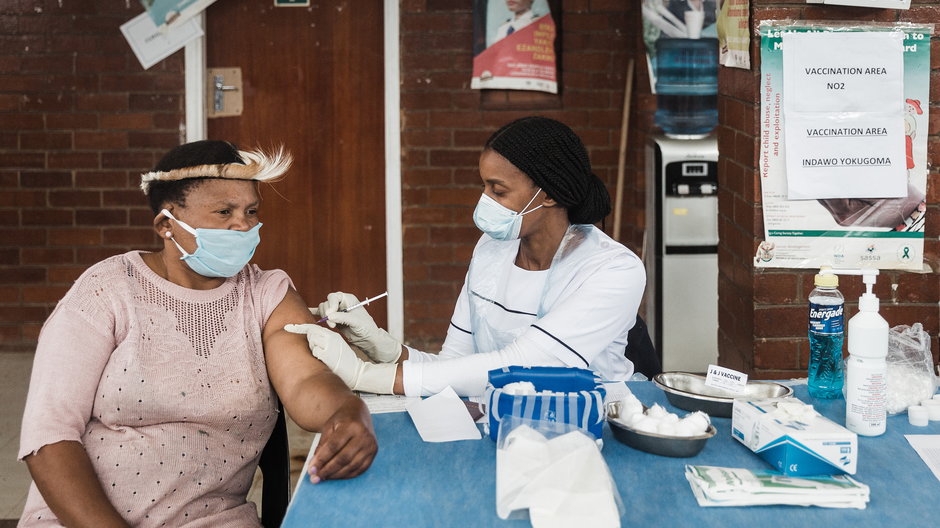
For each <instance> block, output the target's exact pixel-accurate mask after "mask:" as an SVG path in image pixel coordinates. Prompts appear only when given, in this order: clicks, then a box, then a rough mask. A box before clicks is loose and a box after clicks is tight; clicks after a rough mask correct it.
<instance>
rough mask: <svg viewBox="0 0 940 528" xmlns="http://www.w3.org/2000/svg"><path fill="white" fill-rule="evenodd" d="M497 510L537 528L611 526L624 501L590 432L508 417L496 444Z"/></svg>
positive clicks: (503, 423)
mask: <svg viewBox="0 0 940 528" xmlns="http://www.w3.org/2000/svg"><path fill="white" fill-rule="evenodd" d="M496 513H497V515H499V517H500V518H502V519H524V518H526V517H528V518H529V520H530V521H531V523H532V526H533V527H535V528H542V527H564V528H567V527H569V526H592V527H594V526H598V527H605V526H611V527H613V526H620V516H621V515H622V514H623V501H622V500H621V499H620V494H619V493H618V492H617V485H616V484H615V483H614V479H613V477H612V476H611V474H610V470H609V468H608V467H607V463H606V462H605V461H604V457H603V456H602V455H601V452H600V448H599V447H598V446H597V442H596V439H595V438H594V436H593V435H591V434H590V433H589V432H587V431H585V430H583V429H579V428H578V427H577V426H575V425H572V424H566V423H562V422H549V421H543V420H531V419H526V418H520V417H518V416H512V415H507V416H505V417H504V418H503V421H502V423H501V424H500V427H499V438H498V439H497V442H496Z"/></svg>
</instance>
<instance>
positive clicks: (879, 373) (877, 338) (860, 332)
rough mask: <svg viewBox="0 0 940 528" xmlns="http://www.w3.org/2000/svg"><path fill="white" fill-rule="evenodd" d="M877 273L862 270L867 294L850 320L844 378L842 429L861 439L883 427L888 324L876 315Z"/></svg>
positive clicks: (860, 300) (873, 434)
mask: <svg viewBox="0 0 940 528" xmlns="http://www.w3.org/2000/svg"><path fill="white" fill-rule="evenodd" d="M877 273H878V270H863V272H862V280H863V281H864V282H865V286H866V292H865V293H864V294H862V296H861V297H860V298H859V300H858V310H859V311H858V313H857V314H855V315H854V316H853V317H852V318H851V319H849V325H848V326H849V328H848V331H849V347H848V348H849V358H848V360H847V361H846V376H845V426H846V428H847V429H849V430H850V431H852V432H855V433H857V434H860V435H864V436H878V435H880V434H882V433H884V432H885V424H886V418H887V415H886V406H885V405H886V402H885V399H886V390H887V379H886V369H887V366H886V363H885V357H886V356H887V355H888V322H887V321H885V320H884V318H883V317H881V315H880V314H879V313H878V306H879V302H878V297H876V296H875V294H874V293H872V287H873V286H874V284H875V275H877Z"/></svg>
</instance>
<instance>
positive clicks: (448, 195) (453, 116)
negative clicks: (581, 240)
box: [401, 0, 655, 351]
mask: <svg viewBox="0 0 940 528" xmlns="http://www.w3.org/2000/svg"><path fill="white" fill-rule="evenodd" d="M471 4H472V3H471V2H467V1H465V0H403V1H402V4H401V46H402V48H401V55H402V57H401V65H402V72H401V95H402V128H403V135H402V187H403V189H402V191H403V204H402V205H403V227H404V256H405V264H404V275H405V285H404V286H405V335H406V337H407V340H408V342H409V343H410V344H412V345H414V346H417V347H418V348H423V349H425V350H429V351H436V350H438V349H439V347H440V343H441V342H442V340H443V337H444V335H445V333H446V331H447V326H448V322H449V320H450V316H451V314H452V312H453V308H454V302H455V301H456V299H457V292H458V290H459V288H460V286H461V284H462V282H463V278H464V274H465V273H466V271H467V264H468V263H469V261H470V254H471V252H472V250H473V245H474V244H475V242H476V240H477V239H478V238H479V236H480V233H479V231H478V230H477V229H476V227H474V225H473V220H472V212H473V208H474V206H475V205H476V202H477V200H478V199H479V197H480V188H481V182H480V177H479V173H478V169H477V162H478V158H479V154H480V148H481V147H482V146H483V143H484V142H485V141H486V139H487V138H488V137H489V135H490V134H492V133H493V132H494V131H495V130H496V129H497V128H498V127H500V126H501V125H503V124H505V123H507V122H509V121H511V120H513V119H516V118H518V117H522V116H525V115H530V114H539V115H545V116H548V117H552V118H555V119H558V120H560V121H563V122H565V123H567V124H568V125H569V126H571V127H572V128H573V129H574V130H575V131H576V132H577V133H578V134H579V135H580V136H581V138H582V140H583V141H584V143H585V145H586V146H587V148H588V151H589V153H590V157H591V161H592V164H593V167H594V171H595V173H596V174H597V175H598V176H599V177H600V178H602V179H603V180H604V181H605V182H606V183H607V184H608V188H609V189H610V190H611V195H612V196H613V192H614V189H615V184H616V178H617V163H618V152H619V144H620V123H621V107H622V104H623V96H624V95H623V94H624V83H625V79H626V69H627V63H628V60H629V58H630V57H635V58H636V60H637V63H636V64H637V65H636V70H635V71H636V78H635V83H634V97H633V101H634V102H633V111H632V114H631V124H632V127H631V133H630V135H629V143H628V147H629V156H628V158H627V161H628V163H627V171H626V173H625V182H626V184H625V191H624V212H623V222H622V225H623V227H622V230H621V239H622V240H623V241H624V242H625V243H626V244H627V245H628V246H629V247H631V248H633V249H635V250H636V249H637V248H638V246H639V242H640V240H642V228H643V204H644V196H645V194H644V190H643V187H642V186H643V163H642V148H643V145H644V142H645V136H646V134H645V131H646V130H648V129H649V128H650V126H651V123H652V112H653V110H654V108H655V101H654V100H653V99H652V97H651V96H650V95H649V79H648V77H647V75H646V63H645V60H644V59H643V56H642V55H641V54H638V53H637V50H639V49H641V42H640V31H639V30H640V18H639V17H640V10H639V2H633V1H623V0H564V2H563V7H564V13H563V15H562V18H561V21H560V22H561V26H562V28H563V29H562V62H561V65H562V66H561V67H562V83H561V84H562V91H561V93H560V94H559V95H558V96H552V95H539V94H535V93H532V92H515V93H506V92H502V91H492V92H481V91H478V90H470V71H471V68H472V48H471V45H472V43H473V39H472V20H471V19H472V16H471V15H472V13H471V9H470V6H471ZM611 223H612V217H611V219H609V220H608V224H607V226H606V228H607V231H608V232H612V225H611Z"/></svg>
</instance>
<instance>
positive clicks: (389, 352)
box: [312, 292, 402, 363]
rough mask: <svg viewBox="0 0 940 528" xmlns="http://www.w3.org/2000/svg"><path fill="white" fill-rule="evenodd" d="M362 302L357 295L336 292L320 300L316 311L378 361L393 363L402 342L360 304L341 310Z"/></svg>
mask: <svg viewBox="0 0 940 528" xmlns="http://www.w3.org/2000/svg"><path fill="white" fill-rule="evenodd" d="M357 304H359V299H357V298H356V296H355V295H351V294H348V293H343V292H333V293H331V294H329V295H327V297H326V301H325V302H322V303H320V306H318V307H317V308H316V309H315V310H312V311H313V312H314V315H316V316H318V317H328V319H327V320H326V324H327V325H329V327H330V328H337V325H338V328H337V329H338V330H339V333H341V334H343V337H345V338H346V340H347V341H349V342H350V343H352V344H353V345H355V346H357V347H359V348H360V349H361V350H362V351H363V352H365V353H366V355H368V356H369V357H370V358H371V359H372V360H373V361H375V362H377V363H394V362H396V361H398V358H399V357H401V351H402V348H401V343H399V342H398V341H397V340H395V338H393V337H392V336H390V335H388V332H386V331H385V330H382V329H381V328H379V325H377V324H375V320H373V319H372V316H371V315H369V312H368V311H367V310H366V309H365V307H362V306H360V307H359V308H356V309H354V310H351V311H349V312H342V311H340V310H345V309H347V308H349V307H350V306H355V305H357Z"/></svg>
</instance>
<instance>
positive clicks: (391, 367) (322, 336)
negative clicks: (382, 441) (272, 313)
mask: <svg viewBox="0 0 940 528" xmlns="http://www.w3.org/2000/svg"><path fill="white" fill-rule="evenodd" d="M284 330H287V331H288V332H291V333H294V334H304V335H306V336H307V344H308V346H309V347H310V353H311V354H313V355H314V356H315V357H316V358H317V359H319V360H320V361H322V362H323V364H325V365H326V366H327V367H329V368H330V370H332V371H333V373H334V374H336V375H337V376H339V377H340V379H342V380H343V382H345V383H346V385H347V386H348V387H349V388H350V389H352V390H360V391H366V392H372V393H375V394H393V388H394V385H395V376H396V374H397V371H398V367H397V365H395V364H394V363H380V364H375V363H367V362H365V361H363V360H361V359H359V356H357V355H356V353H355V352H353V349H352V348H350V347H349V345H348V344H346V341H344V340H343V336H341V335H339V334H337V333H336V332H333V331H331V330H327V329H326V328H323V327H322V326H319V325H316V324H289V325H286V326H285V327H284Z"/></svg>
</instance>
